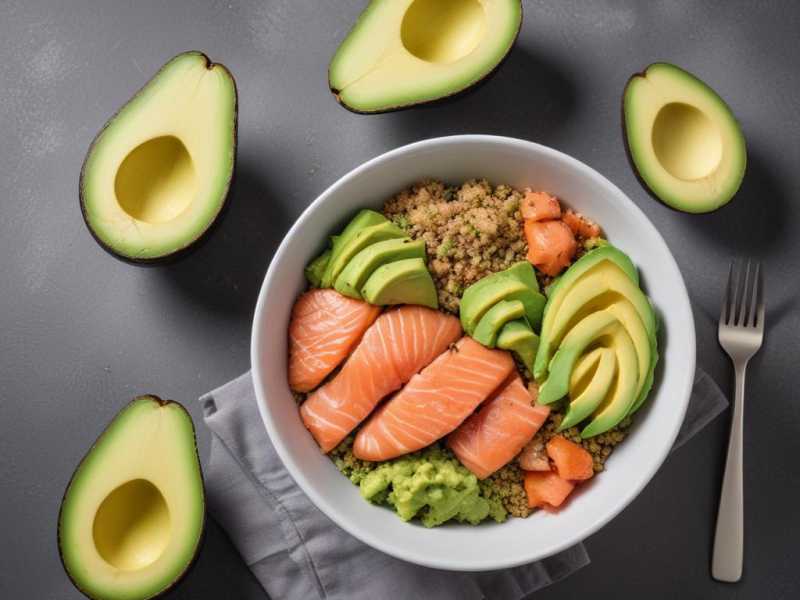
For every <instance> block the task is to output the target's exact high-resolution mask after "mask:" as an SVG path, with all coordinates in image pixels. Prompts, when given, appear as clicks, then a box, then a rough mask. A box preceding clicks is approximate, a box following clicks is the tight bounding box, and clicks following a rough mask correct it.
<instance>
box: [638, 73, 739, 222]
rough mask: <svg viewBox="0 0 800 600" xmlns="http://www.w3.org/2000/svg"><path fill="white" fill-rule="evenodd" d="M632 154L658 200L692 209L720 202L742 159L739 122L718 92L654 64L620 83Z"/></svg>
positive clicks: (734, 186)
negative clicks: (622, 85)
mask: <svg viewBox="0 0 800 600" xmlns="http://www.w3.org/2000/svg"><path fill="white" fill-rule="evenodd" d="M623 112H624V120H625V123H624V126H625V134H626V140H627V144H628V150H629V154H630V158H631V161H632V162H633V164H634V166H635V168H636V170H637V171H638V173H639V175H640V177H641V179H642V180H643V182H644V183H645V184H646V185H647V187H648V188H649V189H650V190H651V191H652V192H653V194H654V195H655V196H656V197H658V198H659V199H660V200H662V201H663V202H664V203H666V204H668V205H670V206H672V207H673V208H676V209H678V210H682V211H685V212H691V213H702V212H709V211H712V210H715V209H717V208H719V207H720V206H722V205H724V204H726V203H727V202H728V201H730V199H731V198H732V197H733V195H734V194H735V193H736V191H737V190H738V189H739V186H740V184H741V182H742V178H743V177H744V171H745V165H746V162H747V151H746V149H745V142H744V136H743V135H742V132H741V128H740V127H739V123H738V122H737V121H736V118H735V117H734V115H733V113H732V112H731V110H730V108H729V107H728V105H727V104H725V102H724V101H723V100H722V98H720V97H719V95H718V94H717V93H716V92H715V91H714V90H712V89H711V88H710V87H708V86H707V85H706V84H705V83H703V82H702V81H700V80H699V79H697V78H696V77H695V76H693V75H691V74H690V73H687V72H686V71H684V70H683V69H680V68H678V67H676V66H674V65H670V64H666V63H656V64H653V65H650V66H649V67H648V68H647V69H646V70H645V72H644V73H642V74H639V75H634V76H633V77H632V78H631V79H630V81H629V82H628V85H627V87H626V88H625V94H624V99H623Z"/></svg>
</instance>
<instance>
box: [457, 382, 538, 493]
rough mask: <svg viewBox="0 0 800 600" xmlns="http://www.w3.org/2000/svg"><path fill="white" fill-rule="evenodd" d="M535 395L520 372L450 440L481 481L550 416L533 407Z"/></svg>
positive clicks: (514, 451)
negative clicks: (524, 382)
mask: <svg viewBox="0 0 800 600" xmlns="http://www.w3.org/2000/svg"><path fill="white" fill-rule="evenodd" d="M531 401H532V399H531V394H530V392H529V391H528V390H527V388H526V387H525V385H524V384H523V383H522V379H521V378H520V376H519V375H518V374H517V373H514V374H513V375H512V376H511V379H510V380H509V381H508V383H506V384H504V386H503V387H502V388H501V389H500V391H498V392H497V393H496V394H495V396H494V397H493V398H492V399H491V400H489V401H488V402H486V404H484V405H483V406H482V407H481V409H480V410H479V411H478V412H476V413H475V414H473V415H472V416H470V417H469V418H468V419H467V420H466V421H464V422H463V423H462V424H461V426H460V427H459V428H458V429H456V430H455V431H454V432H453V433H451V434H450V437H448V438H447V445H448V446H449V447H450V449H451V450H452V451H453V453H454V454H455V455H456V456H457V457H458V460H460V461H461V464H463V465H464V466H465V467H467V468H468V469H469V470H470V471H472V472H473V473H475V476H476V477H477V478H478V479H485V478H486V477H488V476H489V475H491V474H492V473H494V472H495V471H497V469H499V468H500V467H502V466H504V465H505V464H507V463H509V462H510V461H511V460H512V459H513V458H514V457H515V456H516V455H517V454H519V452H520V450H522V448H523V446H525V444H527V443H528V442H529V441H530V440H531V439H532V438H533V436H534V435H536V432H537V431H539V428H540V427H541V426H542V424H543V423H544V422H545V420H546V419H547V416H548V415H549V414H550V407H548V406H543V405H539V404H535V405H534V404H531Z"/></svg>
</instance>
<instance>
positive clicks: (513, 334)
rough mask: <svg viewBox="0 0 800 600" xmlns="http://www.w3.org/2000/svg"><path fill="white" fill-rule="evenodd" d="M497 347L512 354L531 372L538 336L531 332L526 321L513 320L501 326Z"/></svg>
mask: <svg viewBox="0 0 800 600" xmlns="http://www.w3.org/2000/svg"><path fill="white" fill-rule="evenodd" d="M497 347H498V348H501V349H503V350H511V351H512V352H514V353H515V354H516V355H517V356H518V357H519V359H520V360H521V361H522V364H524V365H525V367H526V368H527V369H528V370H529V371H531V372H533V361H534V359H535V358H536V349H537V348H538V347H539V336H538V335H536V334H535V333H534V332H533V329H531V326H530V325H529V324H528V321H527V319H524V318H523V319H515V320H513V321H509V322H508V323H506V324H505V325H503V329H501V330H500V333H499V335H498V336H497Z"/></svg>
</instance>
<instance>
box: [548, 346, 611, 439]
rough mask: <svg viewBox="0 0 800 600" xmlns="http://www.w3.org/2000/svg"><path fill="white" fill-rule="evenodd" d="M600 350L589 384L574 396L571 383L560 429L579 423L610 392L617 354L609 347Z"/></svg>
mask: <svg viewBox="0 0 800 600" xmlns="http://www.w3.org/2000/svg"><path fill="white" fill-rule="evenodd" d="M598 350H600V352H601V354H600V358H599V361H598V364H597V367H596V369H595V371H594V373H593V374H592V378H591V380H590V381H589V383H588V385H587V386H586V387H585V388H584V389H583V390H582V391H581V393H580V394H578V395H576V396H574V397H572V389H571V388H572V384H570V401H569V402H568V403H567V407H566V411H565V412H564V417H563V418H562V419H561V424H560V425H559V426H558V431H564V430H565V429H569V428H570V427H572V426H573V425H577V424H578V423H580V422H581V421H583V420H584V419H586V418H587V417H588V416H589V415H591V414H592V413H593V412H594V411H595V409H596V408H597V407H598V406H600V404H601V403H602V402H603V399H604V398H605V397H606V396H607V394H608V390H609V387H610V386H611V383H612V380H613V378H614V375H615V373H616V366H617V361H616V356H615V354H614V351H613V350H610V349H608V348H601V349H598ZM576 371H577V369H576Z"/></svg>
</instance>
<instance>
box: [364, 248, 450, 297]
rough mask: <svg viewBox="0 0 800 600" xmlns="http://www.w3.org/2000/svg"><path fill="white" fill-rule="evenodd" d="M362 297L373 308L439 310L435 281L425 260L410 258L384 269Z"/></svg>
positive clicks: (374, 276) (370, 281)
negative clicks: (409, 306)
mask: <svg viewBox="0 0 800 600" xmlns="http://www.w3.org/2000/svg"><path fill="white" fill-rule="evenodd" d="M361 296H362V297H363V298H364V299H365V300H366V301H367V302H369V303H370V304H376V305H380V306H385V305H394V304H419V305H422V306H427V307H430V308H434V309H435V308H439V299H438V294H437V292H436V286H435V285H434V283H433V278H432V277H431V274H430V272H429V271H428V268H427V266H425V261H424V260H422V259H421V258H407V259H404V260H398V261H395V262H391V263H388V264H385V265H382V266H380V267H378V268H377V269H375V271H373V272H372V275H370V276H369V279H367V282H366V283H365V284H364V288H363V289H362V290H361Z"/></svg>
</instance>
